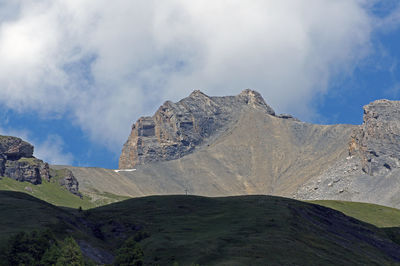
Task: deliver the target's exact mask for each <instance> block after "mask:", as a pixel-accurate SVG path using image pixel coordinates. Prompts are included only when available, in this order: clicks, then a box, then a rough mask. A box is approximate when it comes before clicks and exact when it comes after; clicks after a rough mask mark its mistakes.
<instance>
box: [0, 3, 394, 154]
mask: <svg viewBox="0 0 400 266" xmlns="http://www.w3.org/2000/svg"><path fill="white" fill-rule="evenodd" d="M3 2H4V3H3ZM0 7H1V10H2V11H1V12H0V58H1V60H0V102H1V104H2V105H3V106H6V107H7V108H9V109H12V110H16V111H19V112H32V111H33V112H37V113H38V114H39V115H42V116H43V117H44V118H45V117H46V116H59V117H60V118H68V119H69V120H70V121H71V122H72V123H74V124H75V125H78V126H79V127H81V128H82V129H83V130H84V131H85V132H87V134H88V135H89V136H90V137H91V139H92V140H93V141H94V142H96V143H101V144H104V145H107V146H108V147H112V149H113V150H116V151H119V150H120V148H121V144H122V143H123V141H125V139H126V137H127V135H128V134H129V128H130V125H131V124H132V123H133V122H134V121H135V120H136V119H137V118H138V117H139V116H141V115H145V114H146V115H149V114H151V113H153V112H154V111H155V110H156V108H157V107H158V106H159V105H160V104H161V103H162V102H163V101H165V100H167V99H171V100H178V99H180V98H182V97H185V96H187V95H188V94H189V93H190V92H191V91H192V90H193V89H201V90H203V91H205V92H206V93H208V94H210V95H228V94H231V95H232V94H237V93H239V92H240V91H241V90H243V89H245V88H252V89H256V90H258V91H259V92H261V93H262V95H263V96H264V98H265V99H266V101H267V102H268V103H269V104H270V105H271V106H273V107H274V109H276V110H277V111H280V112H287V113H293V114H295V115H297V116H299V117H303V118H309V117H311V116H312V111H313V110H312V104H310V103H311V101H312V100H313V99H314V98H315V96H318V95H321V94H323V93H325V92H326V90H327V89H328V85H329V82H330V80H331V78H332V77H335V76H337V75H343V74H351V72H352V70H353V69H354V67H355V66H356V65H357V63H358V62H359V61H360V60H362V59H363V58H364V57H365V56H367V55H368V53H369V51H370V49H371V43H370V40H371V35H372V33H373V31H374V26H373V24H374V23H375V22H376V19H377V18H376V17H374V16H373V15H371V13H370V12H368V8H367V1H362V0H336V1H330V0H292V1H285V0H282V1H274V0H270V1H269V0H262V1H261V0H260V1H258V0H253V1H238V0H232V1H222V0H221V1H204V0H203V1H202V0H191V1H183V0H166V1H156V0H143V1H142V0H135V1H124V0H114V1H112V2H110V1H106V0H97V1H90V0H57V1H54V0H35V1H34V0H24V1H14V0H12V1H11V0H10V1H2V2H1V1H0ZM398 17H399V16H397V15H394V14H391V15H390V17H389V18H387V19H386V20H385V21H384V22H383V23H393V21H397V20H398Z"/></svg>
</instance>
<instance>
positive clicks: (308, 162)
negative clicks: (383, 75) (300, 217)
mask: <svg viewBox="0 0 400 266" xmlns="http://www.w3.org/2000/svg"><path fill="white" fill-rule="evenodd" d="M399 136H400V102H399V101H388V100H377V101H375V102H372V103H370V104H368V105H366V106H364V122H363V124H362V125H316V124H310V123H306V122H302V121H299V120H298V119H296V118H293V117H292V116H290V115H286V114H285V115H277V114H275V111H274V110H273V109H272V108H271V107H270V106H269V105H268V104H266V103H265V101H264V99H263V98H262V96H261V95H260V94H259V93H257V92H255V91H252V90H245V91H243V92H242V93H240V94H239V95H237V96H225V97H209V96H207V95H205V94H204V93H202V92H200V91H194V92H193V93H192V94H190V95H189V96H188V97H187V98H184V99H182V100H181V101H179V102H177V103H172V102H169V101H167V102H165V103H164V104H163V105H162V106H161V107H160V108H159V109H158V110H157V112H156V113H155V114H154V115H153V116H152V117H141V118H139V119H138V120H137V122H136V123H134V124H133V126H132V132H131V134H130V136H129V138H128V140H127V142H126V143H125V145H124V147H123V149H122V153H121V156H120V162H119V166H120V171H117V172H116V171H114V170H108V169H101V168H79V167H67V168H68V169H70V170H71V171H72V172H73V173H74V175H75V176H76V177H77V179H78V180H79V182H80V184H81V189H82V191H84V192H85V193H97V192H96V191H100V192H102V193H113V194H121V195H124V196H130V197H137V196H146V195H155V194H186V193H187V194H194V195H202V196H232V195H247V194H268V195H277V196H285V197H292V198H296V199H303V200H318V199H324V200H327V199H331V200H347V201H361V202H370V203H377V204H381V205H386V206H391V207H397V208H400V193H399V192H400V169H399V167H400V144H399V143H400V141H399V138H400V137H399ZM62 167H65V166H62ZM129 169H130V170H129ZM93 191H94V192H93Z"/></svg>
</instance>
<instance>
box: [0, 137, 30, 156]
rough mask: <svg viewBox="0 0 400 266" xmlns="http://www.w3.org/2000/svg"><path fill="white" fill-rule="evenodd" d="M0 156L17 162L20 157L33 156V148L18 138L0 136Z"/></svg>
mask: <svg viewBox="0 0 400 266" xmlns="http://www.w3.org/2000/svg"><path fill="white" fill-rule="evenodd" d="M0 154H2V155H5V156H6V157H7V159H8V160H18V159H20V158H22V157H26V158H30V157H32V156H33V146H32V145H31V144H29V143H28V142H26V141H23V140H22V139H20V138H16V137H11V136H0Z"/></svg>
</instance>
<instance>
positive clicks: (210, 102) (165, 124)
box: [119, 90, 275, 169]
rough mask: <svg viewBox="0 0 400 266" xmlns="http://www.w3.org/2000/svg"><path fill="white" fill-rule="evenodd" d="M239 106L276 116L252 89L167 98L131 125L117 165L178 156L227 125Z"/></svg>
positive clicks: (171, 158) (188, 151) (136, 163)
mask: <svg viewBox="0 0 400 266" xmlns="http://www.w3.org/2000/svg"><path fill="white" fill-rule="evenodd" d="M242 108H254V109H258V110H263V111H264V112H265V113H266V114H269V115H275V112H274V110H273V109H272V108H271V107H270V106H268V105H267V104H266V103H265V101H264V99H263V98H262V97H261V95H260V94H259V93H258V92H256V91H252V90H245V91H243V92H242V93H240V94H239V95H237V96H226V97H209V96H207V95H205V94H204V93H202V92H201V91H198V90H197V91H194V92H193V93H191V94H190V96H189V97H187V98H184V99H183V100H181V101H179V102H177V103H173V102H170V101H167V102H165V103H164V104H163V105H162V106H161V107H160V108H159V109H158V111H157V112H156V113H155V114H154V115H153V116H152V117H141V118H140V119H139V120H138V121H137V122H136V123H135V124H134V125H133V126H132V132H131V135H130V136H129V138H128V141H127V142H126V143H125V145H124V147H123V150H122V154H121V157H120V160H119V168H121V169H126V168H132V167H134V166H135V165H139V164H146V163H149V162H156V161H169V160H173V159H178V158H181V157H183V156H184V155H186V154H189V153H191V152H192V151H193V150H194V149H195V147H196V146H198V145H200V144H202V143H203V142H204V141H205V140H206V139H208V138H209V137H211V136H212V135H214V134H215V133H216V132H218V131H221V130H223V129H224V128H225V127H227V126H228V125H229V123H230V122H232V121H233V120H234V119H235V115H237V114H238V113H239V112H238V111H240V110H241V109H242Z"/></svg>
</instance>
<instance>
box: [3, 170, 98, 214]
mask: <svg viewBox="0 0 400 266" xmlns="http://www.w3.org/2000/svg"><path fill="white" fill-rule="evenodd" d="M26 188H30V189H31V190H32V192H30V191H28V190H27V189H26ZM0 190H9V191H19V192H24V193H28V194H30V195H32V196H34V197H36V198H39V199H42V200H44V201H47V202H49V203H51V204H54V205H56V206H65V207H70V208H79V206H81V207H82V208H83V209H88V208H93V207H95V206H96V205H95V204H94V203H92V202H91V201H90V199H89V198H88V197H85V196H84V197H83V198H82V199H81V198H79V197H78V196H76V195H73V194H72V193H70V192H69V191H67V190H66V189H65V188H63V187H61V186H60V185H58V184H57V183H55V182H47V181H45V180H43V183H42V184H40V185H32V184H31V183H29V182H19V181H16V180H13V179H11V178H8V177H2V179H1V180H0Z"/></svg>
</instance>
